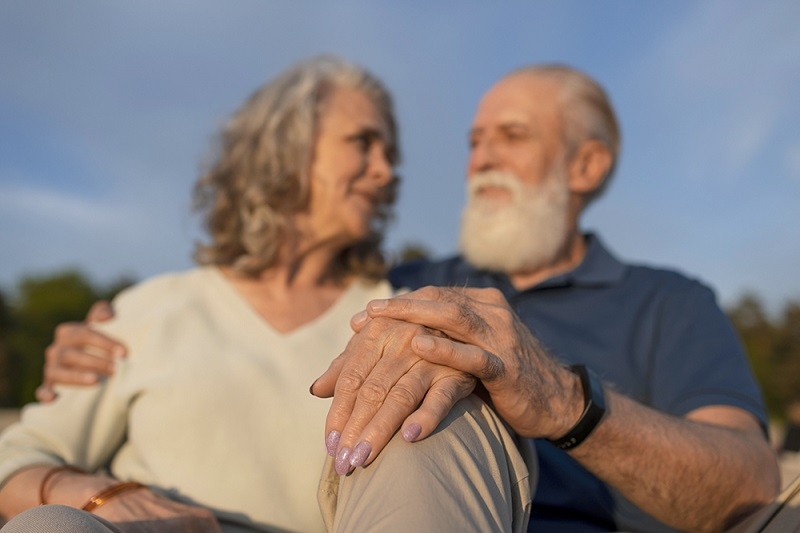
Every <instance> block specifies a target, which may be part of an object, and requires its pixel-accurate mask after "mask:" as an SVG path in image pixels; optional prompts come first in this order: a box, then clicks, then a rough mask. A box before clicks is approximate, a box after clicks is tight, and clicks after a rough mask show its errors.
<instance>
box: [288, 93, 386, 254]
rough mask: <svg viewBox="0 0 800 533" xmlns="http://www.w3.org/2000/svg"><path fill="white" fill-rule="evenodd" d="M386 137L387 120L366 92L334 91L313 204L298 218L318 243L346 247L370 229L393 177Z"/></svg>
mask: <svg viewBox="0 0 800 533" xmlns="http://www.w3.org/2000/svg"><path fill="white" fill-rule="evenodd" d="M386 139H387V132H386V125H385V124H384V121H383V120H382V118H381V116H380V114H379V113H378V111H377V109H376V108H375V106H374V105H373V104H372V102H371V101H370V100H369V99H368V98H367V97H366V96H365V95H364V94H363V93H361V92H359V91H356V90H353V89H337V90H335V91H334V93H333V94H332V95H331V96H330V99H329V100H328V102H327V105H326V108H325V110H324V111H323V113H322V116H321V118H320V128H319V136H318V138H317V144H316V147H315V151H314V158H313V162H312V164H311V187H310V195H311V198H310V202H309V209H308V211H307V212H306V213H304V214H303V215H301V216H300V220H298V223H299V224H300V227H301V228H302V230H303V233H304V234H305V235H307V236H308V237H309V238H310V239H312V241H313V243H314V244H320V243H330V244H333V245H336V246H342V247H344V246H348V245H350V244H352V243H354V242H357V241H359V240H361V239H363V238H364V237H366V236H367V235H368V234H369V231H370V225H371V222H372V219H373V218H374V217H375V213H376V210H377V207H378V205H379V204H380V200H381V198H382V197H383V194H382V192H383V189H384V188H385V187H386V186H387V185H388V184H389V183H390V182H391V181H392V175H393V173H392V166H391V163H390V162H389V161H388V159H387V157H386V153H387V146H386Z"/></svg>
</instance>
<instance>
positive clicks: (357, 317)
mask: <svg viewBox="0 0 800 533" xmlns="http://www.w3.org/2000/svg"><path fill="white" fill-rule="evenodd" d="M368 318H369V315H368V314H367V312H366V311H359V312H358V313H356V314H354V315H353V318H351V319H350V321H351V322H352V323H353V324H354V325H356V326H357V325H359V324H361V323H363V322H366V320H367V319H368Z"/></svg>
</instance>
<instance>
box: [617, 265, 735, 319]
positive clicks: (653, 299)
mask: <svg viewBox="0 0 800 533" xmlns="http://www.w3.org/2000/svg"><path fill="white" fill-rule="evenodd" d="M626 267H627V268H626V275H625V279H624V281H623V284H622V294H623V295H628V296H629V297H630V298H631V299H633V300H637V299H639V298H644V299H645V300H647V301H649V302H650V304H653V305H656V306H657V307H659V308H662V309H673V310H674V311H675V312H682V311H681V310H686V309H687V308H691V307H696V308H697V310H698V312H700V310H706V311H707V312H711V310H717V309H718V308H719V302H718V301H717V295H716V292H715V290H714V289H713V288H712V286H711V285H710V284H708V283H706V282H705V281H703V280H701V279H700V278H698V277H695V276H692V275H690V274H687V273H685V272H683V271H681V270H679V269H676V268H671V267H664V266H654V265H650V264H627V265H626ZM665 306H666V307H665ZM715 312H716V311H715Z"/></svg>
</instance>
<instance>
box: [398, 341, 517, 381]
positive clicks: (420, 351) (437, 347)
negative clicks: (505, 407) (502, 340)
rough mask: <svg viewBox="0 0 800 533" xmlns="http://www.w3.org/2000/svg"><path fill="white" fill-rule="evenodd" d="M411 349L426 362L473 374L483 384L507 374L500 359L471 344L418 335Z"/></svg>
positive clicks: (412, 342)
mask: <svg viewBox="0 0 800 533" xmlns="http://www.w3.org/2000/svg"><path fill="white" fill-rule="evenodd" d="M411 348H412V349H413V350H414V353H415V354H416V355H418V356H419V357H421V358H422V359H425V360H426V361H429V362H431V363H436V364H439V365H444V366H448V367H450V368H454V369H456V370H460V371H462V372H466V373H467V374H472V375H473V376H475V377H476V378H478V379H480V380H481V381H483V382H491V381H494V380H497V379H500V378H501V377H503V375H504V374H505V365H504V364H503V361H502V360H501V359H500V358H499V357H497V356H496V355H494V354H492V353H489V352H487V351H486V350H484V349H482V348H479V347H477V346H473V345H471V344H462V343H460V342H456V341H453V340H451V339H445V338H442V337H436V336H433V335H417V336H416V337H414V339H413V340H412V341H411Z"/></svg>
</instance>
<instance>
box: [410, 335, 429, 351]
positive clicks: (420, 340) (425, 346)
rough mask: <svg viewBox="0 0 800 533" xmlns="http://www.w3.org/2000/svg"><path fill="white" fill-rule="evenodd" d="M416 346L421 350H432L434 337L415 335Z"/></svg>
mask: <svg viewBox="0 0 800 533" xmlns="http://www.w3.org/2000/svg"><path fill="white" fill-rule="evenodd" d="M414 348H416V349H417V351H419V352H430V351H431V350H433V339H431V338H430V337H414Z"/></svg>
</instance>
